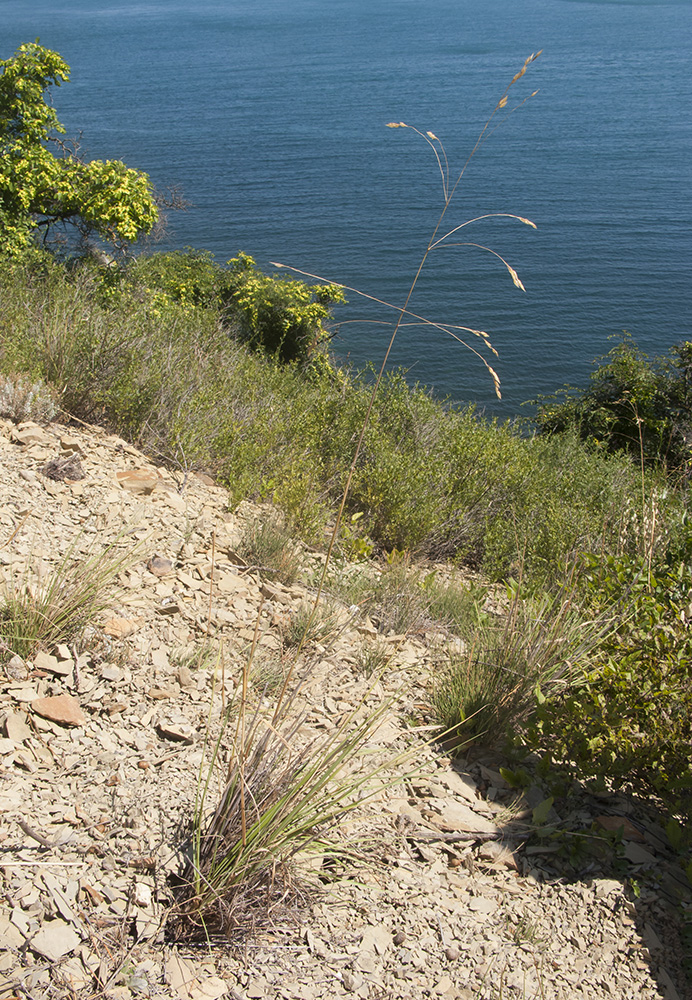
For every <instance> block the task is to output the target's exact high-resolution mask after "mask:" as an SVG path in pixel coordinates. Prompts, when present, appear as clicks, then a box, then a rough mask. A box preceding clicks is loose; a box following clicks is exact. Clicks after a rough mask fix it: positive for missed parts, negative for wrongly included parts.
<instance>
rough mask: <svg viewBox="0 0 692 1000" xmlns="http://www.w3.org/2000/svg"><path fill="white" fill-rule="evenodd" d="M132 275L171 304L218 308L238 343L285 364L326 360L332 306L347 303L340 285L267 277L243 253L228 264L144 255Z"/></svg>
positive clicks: (185, 254) (186, 255)
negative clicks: (328, 321)
mask: <svg viewBox="0 0 692 1000" xmlns="http://www.w3.org/2000/svg"><path fill="white" fill-rule="evenodd" d="M131 277H132V278H133V279H134V280H135V282H137V281H139V282H140V283H143V285H144V286H145V288H146V289H147V290H148V291H149V292H152V291H154V292H158V293H160V294H163V296H165V298H166V299H168V300H169V301H173V302H179V303H181V304H182V305H185V306H207V307H212V308H215V309H217V310H218V311H219V313H220V315H221V318H222V320H223V323H224V325H225V326H226V327H227V328H228V329H229V330H231V331H232V332H233V333H234V334H235V335H236V336H237V337H238V338H239V339H240V340H242V341H244V342H245V343H246V344H248V345H249V346H250V347H252V348H253V350H258V351H260V352H262V353H264V354H268V355H269V356H270V357H273V358H276V359H277V360H278V361H281V362H292V361H293V362H297V363H299V364H305V363H306V362H311V363H313V364H314V363H317V361H318V358H321V359H324V352H323V351H322V348H324V347H325V345H326V343H327V342H328V340H329V338H330V333H329V331H328V329H327V328H326V326H325V321H326V320H328V319H329V317H330V306H331V305H332V304H333V303H336V302H344V301H345V298H344V293H343V289H342V288H341V287H340V286H339V285H330V284H324V285H308V284H306V282H304V281H299V280H293V279H291V278H279V277H277V276H272V275H268V274H265V273H264V272H263V271H262V270H260V268H259V267H257V264H256V263H255V260H254V258H253V257H251V256H250V255H249V254H246V253H241V252H239V253H238V256H237V257H234V258H233V259H232V260H230V261H228V265H227V266H222V265H221V264H217V263H216V262H215V261H214V258H213V257H212V255H211V254H210V253H207V252H205V251H200V250H189V249H188V250H184V251H183V250H174V251H171V252H169V253H157V254H153V255H152V256H150V257H140V258H139V259H138V260H137V261H136V262H135V264H134V265H133V267H132V269H131Z"/></svg>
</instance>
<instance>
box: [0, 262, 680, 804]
mask: <svg viewBox="0 0 692 1000" xmlns="http://www.w3.org/2000/svg"><path fill="white" fill-rule="evenodd" d="M0 296H1V307H2V312H1V318H0V369H1V371H2V373H3V374H4V376H5V388H4V390H3V398H4V399H5V400H9V402H6V403H5V404H4V405H5V412H6V413H7V412H10V409H11V401H12V399H13V398H14V397H13V396H12V392H11V391H10V389H11V388H12V386H15V387H16V386H17V385H18V384H19V383H20V382H21V379H20V375H21V376H23V377H24V379H25V381H26V379H27V378H28V379H29V381H31V382H32V384H34V383H36V382H37V381H38V383H39V384H45V386H46V387H48V388H47V389H46V390H45V391H46V392H47V391H48V389H49V390H50V392H51V393H52V394H53V396H54V398H55V400H56V401H57V404H58V405H59V406H60V408H61V409H62V411H63V412H64V414H65V417H66V419H69V418H76V419H79V420H84V421H88V422H95V423H101V424H105V425H107V426H108V427H110V428H112V429H113V430H116V431H117V432H118V433H120V434H122V435H125V436H126V437H127V438H128V439H130V440H131V441H133V442H135V443H136V444H137V445H139V446H140V447H142V448H143V449H146V450H147V451H148V452H150V453H151V454H152V455H155V456H156V457H157V458H158V459H159V460H160V461H161V462H164V463H168V464H170V465H172V466H174V467H177V468H179V469H182V470H205V471H208V472H211V473H212V474H213V475H214V476H215V477H216V478H217V479H218V480H219V481H220V482H223V483H224V484H225V485H227V486H228V489H229V493H230V498H231V500H232V501H233V500H235V501H240V500H241V499H246V498H250V499H257V500H264V501H271V502H272V503H274V504H275V505H276V506H277V507H278V508H279V509H280V510H281V511H282V512H283V515H284V517H285V519H286V524H287V525H288V526H289V528H290V530H291V531H292V532H294V533H295V534H298V535H301V536H302V537H303V538H304V539H306V540H308V541H310V542H312V543H314V544H318V545H319V544H320V543H322V541H323V538H324V530H325V528H326V527H327V526H328V525H330V524H331V523H333V518H334V512H335V508H336V506H337V504H338V502H339V499H340V497H341V494H342V490H343V487H344V482H345V480H346V477H347V473H348V468H349V465H350V463H351V460H352V457H353V450H354V447H355V442H356V439H357V436H358V434H359V432H360V429H361V426H362V423H363V419H364V415H365V412H366V408H367V404H368V398H369V394H370V385H369V373H368V372H365V373H356V372H352V371H345V370H343V369H338V368H336V367H335V366H334V365H333V363H332V362H331V361H330V359H329V356H328V354H327V353H326V350H325V343H326V341H327V331H326V328H325V326H324V325H323V321H324V320H326V318H327V315H328V306H327V305H326V304H325V300H324V298H323V301H322V302H320V301H318V300H317V296H316V294H315V289H310V288H308V286H305V285H303V284H302V283H300V282H294V281H286V280H284V279H282V280H279V279H276V278H270V277H268V276H266V275H262V274H261V272H259V271H258V269H257V268H256V267H255V265H254V262H253V261H252V259H251V258H248V257H246V256H244V255H241V256H240V257H239V258H237V259H236V261H234V262H232V263H231V265H230V267H226V268H223V267H220V266H219V265H216V264H214V263H213V262H212V261H211V260H210V258H209V257H207V256H206V255H204V254H199V253H195V252H186V253H171V254H155V255H153V256H150V257H140V258H138V259H136V260H134V261H133V262H132V263H131V264H130V265H128V266H126V267H125V266H124V267H120V266H106V267H102V266H99V265H97V264H96V263H94V261H93V259H92V258H86V259H82V260H79V261H77V262H76V263H75V262H73V263H72V264H70V265H64V264H61V263H58V262H56V261H55V260H54V259H53V258H52V257H50V256H48V255H39V256H36V255H32V258H31V259H30V261H29V262H27V263H24V264H19V265H16V266H14V267H12V268H6V269H5V270H4V272H3V274H2V277H1V278H0ZM315 306H317V309H315V308H314V307H315ZM308 310H310V312H309V314H308V315H306V312H307V311H308ZM265 324H266V326H265ZM267 329H269V330H272V329H273V330H274V331H276V330H277V329H280V330H281V331H282V334H281V336H280V337H279V343H278V345H277V340H276V338H275V337H273V338H270V336H269V335H267V336H266V337H265V336H264V331H266V330H267ZM292 338H294V339H295V344H296V346H295V347H294V346H289V341H291V339H292ZM306 345H307V346H306ZM628 352H630V354H631V356H632V359H633V361H636V362H637V364H638V365H639V370H640V374H641V370H642V369H643V368H645V367H646V366H647V364H648V362H647V360H646V359H645V358H643V356H642V355H641V354H639V353H638V352H637V351H636V347H635V346H634V345H631V344H629V343H628V342H627V341H625V342H624V343H623V344H622V345H619V346H618V347H617V348H616V353H615V355H614V359H615V361H617V363H618V364H619V365H620V368H622V367H623V358H626V357H627V356H628ZM680 356H681V355H678V357H680ZM683 356H684V355H683ZM613 364H614V361H613V358H611V359H609V360H608V361H607V362H606V365H608V366H610V368H612V367H613ZM670 364H671V365H674V364H675V362H674V361H671V362H670ZM628 370H629V369H628ZM677 371H678V376H679V377H682V374H681V369H677ZM678 376H676V379H678ZM603 378H604V375H603V372H602V371H601V374H600V375H599V376H598V378H597V380H596V383H597V384H601V382H602V381H603ZM676 379H673V382H674V383H675V386H676V387H678V388H679V380H676ZM370 381H371V380H370ZM644 381H646V380H644ZM609 384H611V385H612V384H613V380H612V379H611V381H610V383H609ZM635 389H636V386H634V388H633V387H632V386H631V385H630V386H629V387H625V389H623V393H624V392H625V391H627V392H630V398H631V399H635V398H636V397H635V396H634V390H635ZM613 394H614V395H615V397H617V391H616V390H615V389H613ZM15 395H16V394H15ZM39 395H40V393H39ZM616 401H617V399H616ZM549 405H551V406H554V405H555V404H553V403H550V404H549ZM565 405H566V406H569V407H570V410H569V413H572V412H574V411H575V409H576V407H575V404H574V402H571V401H568V403H567V404H565ZM579 405H580V406H581V408H582V411H584V410H586V411H588V406H589V396H588V394H587V393H586V392H585V393H584V394H582V397H581V401H580V404H579ZM599 405H604V404H603V401H602V400H599ZM547 412H548V411H547V410H546V409H545V408H544V409H543V410H542V411H541V412H539V415H538V419H537V425H538V427H539V429H540V430H541V431H542V433H536V432H531V433H528V432H527V428H526V427H521V426H518V425H516V424H513V423H511V422H505V423H500V422H498V421H496V420H488V419H485V418H484V417H483V416H482V415H479V414H478V413H476V412H474V410H473V409H472V408H459V407H455V406H451V405H446V404H444V403H441V402H439V401H437V400H435V399H434V398H432V397H431V395H430V394H429V393H428V392H427V391H426V390H425V389H424V388H423V387H420V386H410V385H409V384H408V383H407V381H406V379H405V377H404V374H403V373H401V372H390V373H389V374H388V375H387V376H386V377H385V379H384V382H383V384H382V387H381V390H380V392H379V394H378V396H377V398H376V401H375V406H374V410H373V413H372V416H371V419H370V422H369V425H368V428H367V430H366V434H365V440H364V447H363V450H362V452H361V456H360V458H359V461H358V463H357V467H356V470H355V476H354V479H353V483H352V488H351V492H350V495H349V497H348V500H347V507H346V516H345V518H344V525H343V527H342V529H341V533H340V542H339V546H340V549H339V551H340V554H341V556H342V557H343V558H346V559H348V558H350V559H362V558H367V557H372V558H376V557H378V556H379V557H382V558H383V559H384V557H385V556H386V557H387V561H388V562H389V564H391V563H392V561H393V560H394V561H397V560H398V562H399V564H401V563H402V561H403V562H407V560H409V559H410V558H412V557H413V558H415V559H416V560H418V561H424V560H426V559H427V560H442V559H444V560H447V561H449V562H452V563H456V564H457V565H460V566H461V565H463V566H467V567H470V568H472V569H474V570H478V571H480V572H481V573H482V575H483V576H484V578H485V579H486V580H487V581H489V582H491V581H505V582H507V581H509V586H510V589H511V588H514V592H515V593H516V592H520V594H521V597H522V599H526V600H529V599H530V600H532V601H534V602H538V603H537V604H536V605H535V606H538V604H540V602H541V600H543V601H544V604H543V605H542V607H543V610H542V611H541V614H540V616H539V618H538V619H536V616H535V615H534V619H533V620H534V621H536V620H539V622H540V621H541V620H542V619H545V620H546V621H547V620H548V619H550V618H551V616H552V617H554V612H551V611H549V610H547V608H548V604H545V598H541V594H543V595H553V596H549V602H548V603H549V605H550V607H552V608H555V607H557V606H558V605H559V604H560V602H561V601H564V600H569V601H570V602H571V603H573V604H575V605H576V606H577V607H579V608H580V609H581V610H580V615H581V616H582V618H583V619H584V620H585V621H586V620H587V619H593V618H594V616H597V615H599V614H600V615H609V616H610V618H611V620H612V621H613V622H614V623H615V624H614V626H613V627H612V628H610V629H609V630H608V631H607V634H605V635H604V636H602V637H601V639H600V640H599V641H598V643H597V644H596V645H595V647H594V645H593V644H591V645H592V648H591V649H590V651H589V654H588V656H587V657H586V658H585V659H584V662H583V663H582V665H581V668H580V672H579V673H578V675H574V674H573V673H572V674H571V675H570V683H569V684H568V685H567V686H566V687H565V686H564V685H563V686H561V687H557V688H554V689H553V688H551V695H550V697H549V698H546V697H545V695H544V694H542V693H541V691H540V690H537V689H536V687H535V677H534V675H533V674H531V671H530V669H529V665H527V662H528V661H527V660H526V657H525V651H524V652H523V653H521V655H520V656H519V660H516V657H515V662H513V663H511V664H506V665H505V666H504V667H502V668H500V672H501V673H502V672H503V671H504V673H505V680H504V682H505V685H507V684H509V686H510V687H511V686H512V684H514V683H515V681H516V678H517V675H518V674H519V673H521V671H522V669H525V670H526V671H527V673H526V676H527V677H529V678H533V679H532V680H531V683H530V691H529V694H530V701H533V706H534V707H533V709H531V708H530V706H529V711H528V712H527V711H526V705H524V714H523V718H524V719H525V722H526V724H525V725H523V726H522V727H520V735H521V740H522V741H523V743H522V745H524V746H529V747H534V748H537V749H539V750H540V749H541V748H542V747H544V746H547V745H549V746H550V748H551V755H552V757H551V759H552V758H555V760H556V761H560V760H561V761H572V764H571V765H570V766H571V768H572V769H573V770H574V769H575V768H576V769H577V771H580V773H583V774H584V776H586V777H592V778H598V779H600V780H613V781H615V782H618V783H621V782H627V783H630V784H631V783H633V782H634V784H635V785H637V786H638V787H639V788H640V789H642V790H648V791H649V792H651V791H653V792H655V793H656V794H657V795H662V796H663V797H664V798H666V800H667V801H668V803H669V807H670V808H671V809H672V810H673V811H674V812H677V813H685V812H687V811H688V809H689V801H690V800H689V787H690V777H691V771H690V754H689V746H690V736H691V733H690V721H689V720H690V708H692V683H691V670H690V651H691V643H690V638H689V628H688V619H689V615H690V608H689V605H690V598H691V596H692V580H691V578H690V571H689V564H688V559H689V554H690V550H691V547H692V532H690V529H689V526H688V521H687V512H686V499H687V472H686V466H685V465H684V463H681V464H678V465H676V466H674V467H673V466H672V465H671V463H668V464H666V463H664V462H662V461H661V460H660V456H659V455H658V453H657V452H654V453H653V454H652V453H651V449H646V451H645V453H644V455H643V460H642V455H641V454H639V455H638V454H637V449H636V448H635V449H634V453H633V454H632V453H631V450H630V452H628V451H627V450H623V449H622V448H620V447H618V446H617V441H613V439H612V437H609V438H605V437H603V439H598V438H597V436H596V434H595V433H594V432H593V430H591V431H590V433H589V434H588V435H585V434H584V432H583V428H584V419H583V412H581V411H580V419H579V420H578V421H577V420H576V419H575V420H566V419H565V420H563V424H564V426H560V427H559V428H557V427H553V426H549V424H548V420H547V417H546V413H547ZM632 413H633V418H632V427H631V430H632V433H633V434H634V435H635V439H636V435H637V433H638V429H639V428H640V427H641V424H640V423H638V417H637V410H636V406H634V407H632ZM550 419H551V421H552V422H553V423H555V418H554V411H550ZM618 419H619V420H620V423H619V424H618V428H619V430H618V433H619V434H622V433H623V431H622V415H620V417H619V418H618ZM662 419H666V420H667V419H669V417H668V416H667V415H664V417H663V418H662ZM605 426H606V429H607V428H608V427H609V424H608V423H607V421H606V422H605ZM558 429H559V433H558ZM548 432H550V433H548ZM568 580H569V583H567V582H566V581H568ZM517 581H519V582H517ZM419 586H422V581H420V580H419ZM566 588H567V589H566ZM555 594H557V595H558V597H557V599H556V598H555V596H554V595H555ZM531 595H532V596H531ZM523 628H524V630H525V626H523ZM513 642H514V639H512V641H509V640H508V639H507V638H506V639H505V646H512V644H513ZM495 648H497V643H495ZM494 655H495V661H496V662H499V661H498V656H497V652H496V653H495V654H494ZM522 656H524V659H523V660H522ZM522 664H523V666H522ZM465 669H466V670H467V674H468V665H467V667H466V668H465ZM452 673H453V671H452ZM457 680H458V678H457ZM467 680H468V678H467ZM450 683H452V689H453V691H454V694H453V699H452V700H453V702H454V703H455V704H456V709H453V710H452V711H451V714H450V710H449V705H447V709H445V711H446V713H447V714H446V715H445V717H444V719H443V721H444V723H445V724H446V725H448V726H449V725H456V724H457V723H461V722H463V720H464V719H465V718H466V717H467V715H468V714H470V712H469V705H465V698H468V702H469V704H475V703H478V702H479V699H480V702H483V699H484V698H485V699H486V701H487V700H489V699H490V700H492V699H495V700H502V697H501V694H498V692H497V691H496V690H495V689H493V688H488V689H487V690H486V689H484V687H483V684H482V683H481V684H480V687H478V682H477V680H476V681H474V684H473V685H471V686H472V687H473V688H474V689H473V691H471V690H470V689H469V690H468V691H467V693H466V695H465V694H464V684H462V688H461V690H459V688H458V686H457V687H454V683H456V682H455V681H454V680H453V679H452V681H451V682H450ZM474 685H475V687H474ZM524 686H526V681H525V683H524ZM466 687H467V688H468V687H469V685H468V682H467V683H466ZM484 691H485V694H484ZM536 699H537V700H538V704H537V703H536ZM444 701H445V699H444V698H443V699H442V700H441V702H440V704H443V703H444ZM508 704H512V702H511V700H510V702H509V703H508ZM505 714H506V716H507V717H506V718H504V720H503V724H504V725H505V728H509V729H510V730H512V729H513V730H515V736H516V730H517V726H515V725H513V722H514V720H513V719H512V717H511V716H512V713H511V710H510V711H508V712H506V713H505ZM500 729H502V726H501V727H500ZM460 732H461V733H462V734H463V727H462V730H460ZM461 738H462V740H463V735H462V737H461ZM495 738H497V734H496V737H495ZM551 766H553V767H556V766H557V765H556V764H555V763H553V764H551Z"/></svg>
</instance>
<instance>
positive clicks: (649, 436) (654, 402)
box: [536, 334, 692, 473]
mask: <svg viewBox="0 0 692 1000" xmlns="http://www.w3.org/2000/svg"><path fill="white" fill-rule="evenodd" d="M538 402H539V408H538V412H537V415H536V424H537V426H538V428H539V431H540V432H541V433H542V434H555V433H563V432H564V431H566V430H568V429H576V430H577V431H578V433H579V436H580V437H581V439H582V440H585V441H589V442H591V443H592V444H595V445H596V446H598V447H600V448H604V449H606V450H608V451H625V452H627V453H628V454H630V455H632V456H633V457H634V458H635V459H636V461H637V462H641V463H647V464H650V463H654V464H660V465H664V466H665V467H667V468H668V469H670V470H677V471H681V472H684V473H687V472H688V471H689V467H690V461H691V459H692V451H691V446H692V419H691V417H690V414H691V413H692V343H690V342H685V343H682V344H680V345H678V347H676V348H674V349H673V351H672V352H671V356H670V357H668V358H659V359H655V360H654V361H651V360H650V359H649V357H648V356H647V355H646V354H645V353H644V352H643V351H641V350H640V349H639V348H638V347H637V345H636V343H635V342H634V341H633V340H632V338H631V337H630V336H629V335H628V334H625V335H624V336H623V339H622V340H621V341H620V343H618V344H617V345H616V346H615V347H614V348H613V349H612V350H611V351H610V352H609V353H608V355H607V357H606V358H605V359H602V363H601V364H600V365H599V366H598V368H596V370H595V371H594V372H593V373H592V375H591V380H590V385H589V387H588V388H587V389H582V390H574V389H571V390H570V389H566V390H563V392H562V393H560V394H558V395H555V396H552V397H543V398H542V399H541V400H539V401H538Z"/></svg>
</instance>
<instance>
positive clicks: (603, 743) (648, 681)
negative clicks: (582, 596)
mask: <svg viewBox="0 0 692 1000" xmlns="http://www.w3.org/2000/svg"><path fill="white" fill-rule="evenodd" d="M583 572H584V579H585V581H586V585H587V589H588V593H589V595H590V597H591V600H592V603H593V606H594V607H595V608H596V609H598V608H600V607H602V606H603V605H604V604H608V603H612V602H613V601H614V600H615V601H617V602H618V603H619V605H620V608H621V621H620V625H619V627H618V628H617V629H616V630H614V631H613V632H611V633H610V634H609V635H608V636H606V637H605V638H604V639H603V641H602V643H601V644H600V647H599V649H598V651H597V655H595V656H594V658H593V660H592V662H591V663H590V664H589V665H588V667H587V668H586V669H582V670H581V672H580V674H579V676H578V677H575V678H574V679H573V683H572V685H571V686H570V687H569V688H568V689H567V690H565V691H564V692H562V693H560V694H559V695H558V696H557V697H550V698H548V699H546V701H545V702H544V703H543V704H542V705H541V707H540V709H539V713H538V717H537V720H536V724H535V726H534V728H533V730H532V733H531V745H532V746H533V747H534V748H540V749H542V750H543V751H544V752H545V753H547V754H548V755H549V757H550V758H552V759H554V760H555V761H557V762H566V763H568V764H569V767H570V770H574V769H576V771H577V773H578V774H580V775H581V776H582V777H585V778H589V779H593V780H595V781H597V782H598V783H600V784H601V785H603V784H604V783H612V784H613V785H614V786H615V787H619V786H622V785H625V786H627V787H630V788H633V789H634V790H635V791H637V792H639V793H641V794H643V795H645V796H650V795H652V794H653V795H655V796H658V797H659V798H660V799H662V800H663V802H664V803H665V805H666V807H667V808H668V809H669V810H671V811H672V812H675V813H678V814H679V815H682V816H684V817H686V818H687V819H689V818H690V817H692V755H691V754H690V746H691V745H692V636H691V634H690V625H689V622H690V600H691V598H692V572H691V570H690V567H689V564H688V563H687V562H679V563H677V564H674V563H671V564H669V565H668V566H665V565H661V566H660V568H659V569H658V570H657V571H656V572H654V573H652V572H650V569H649V566H648V564H647V562H646V561H645V560H643V559H635V558H631V557H629V558H628V557H623V556H620V557H616V556H604V557H601V558H596V557H590V558H587V559H585V560H584V567H583Z"/></svg>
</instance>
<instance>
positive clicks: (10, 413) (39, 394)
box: [0, 374, 58, 423]
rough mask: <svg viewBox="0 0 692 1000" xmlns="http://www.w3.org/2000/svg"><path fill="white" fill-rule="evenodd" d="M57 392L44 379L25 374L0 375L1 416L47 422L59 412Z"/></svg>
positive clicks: (17, 420)
mask: <svg viewBox="0 0 692 1000" xmlns="http://www.w3.org/2000/svg"><path fill="white" fill-rule="evenodd" d="M55 396H56V393H55V391H54V390H53V389H51V388H50V387H49V386H47V385H46V384H45V382H44V381H43V380H42V379H36V380H34V379H29V378H26V377H25V376H23V375H16V374H15V375H0V417H9V418H10V420H14V421H15V422H16V423H20V422H21V421H22V420H34V421H36V422H37V423H47V422H48V421H50V420H52V419H53V417H55V416H56V414H57V413H58V404H57V402H56V399H55Z"/></svg>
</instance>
